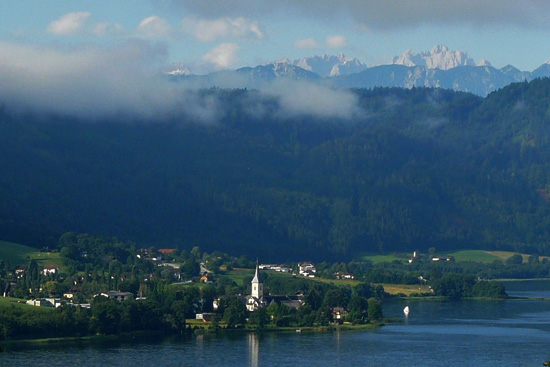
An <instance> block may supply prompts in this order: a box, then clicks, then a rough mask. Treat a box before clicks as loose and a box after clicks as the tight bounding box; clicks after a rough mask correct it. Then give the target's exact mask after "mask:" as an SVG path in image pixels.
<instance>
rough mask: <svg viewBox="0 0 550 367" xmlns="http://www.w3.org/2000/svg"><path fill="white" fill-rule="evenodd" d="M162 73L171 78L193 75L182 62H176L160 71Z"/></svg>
mask: <svg viewBox="0 0 550 367" xmlns="http://www.w3.org/2000/svg"><path fill="white" fill-rule="evenodd" d="M162 73H163V74H165V75H173V76H180V75H193V73H192V72H191V70H190V69H189V68H188V67H187V66H185V64H184V63H183V62H177V63H174V64H172V65H170V66H168V67H166V68H165V69H164V70H162Z"/></svg>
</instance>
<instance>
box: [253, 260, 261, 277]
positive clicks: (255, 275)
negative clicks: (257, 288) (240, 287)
mask: <svg viewBox="0 0 550 367" xmlns="http://www.w3.org/2000/svg"><path fill="white" fill-rule="evenodd" d="M252 283H260V265H259V263H258V259H256V273H254V278H253V279H252Z"/></svg>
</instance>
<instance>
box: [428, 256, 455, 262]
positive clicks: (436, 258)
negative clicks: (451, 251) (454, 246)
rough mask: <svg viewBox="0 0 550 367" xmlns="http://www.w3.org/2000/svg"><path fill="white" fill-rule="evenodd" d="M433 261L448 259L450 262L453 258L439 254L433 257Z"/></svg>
mask: <svg viewBox="0 0 550 367" xmlns="http://www.w3.org/2000/svg"><path fill="white" fill-rule="evenodd" d="M432 261H434V262H435V261H448V262H450V261H451V258H449V257H441V256H439V257H432Z"/></svg>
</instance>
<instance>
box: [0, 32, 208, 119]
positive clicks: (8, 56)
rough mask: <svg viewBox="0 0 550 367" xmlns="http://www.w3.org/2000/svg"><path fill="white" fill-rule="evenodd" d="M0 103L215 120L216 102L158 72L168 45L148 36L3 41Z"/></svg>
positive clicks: (48, 110) (100, 114)
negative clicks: (111, 40) (84, 41)
mask: <svg viewBox="0 0 550 367" xmlns="http://www.w3.org/2000/svg"><path fill="white" fill-rule="evenodd" d="M0 49H1V50H2V51H3V52H2V53H0V98H1V100H0V102H1V103H2V104H3V105H4V106H5V108H6V109H7V110H8V111H10V112H14V113H28V112H35V113H38V114H39V115H48V114H58V115H62V116H71V117H78V118H81V119H84V120H99V119H105V118H109V119H116V120H123V119H154V120H155V121H157V120H160V121H163V120H165V119H167V118H171V117H174V116H181V115H187V116H191V117H193V118H196V119H199V120H201V121H213V120H215V119H216V118H217V117H216V113H217V109H216V108H213V107H215V105H214V102H213V101H209V100H205V99H203V98H202V97H201V96H200V94H199V93H198V92H192V91H188V90H185V89H184V88H183V87H182V86H179V85H177V83H172V82H169V81H168V80H166V79H165V78H161V77H158V76H155V75H156V74H155V73H156V71H157V70H159V69H160V67H161V65H163V64H164V63H165V61H166V54H167V51H166V48H165V47H164V46H161V45H157V44H152V43H149V42H145V41H138V40H133V41H126V42H124V43H120V44H117V45H116V46H113V47H105V46H92V45H87V46H84V47H78V48H74V49H71V50H67V49H66V48H63V49H60V48H55V47H39V46H36V45H21V44H14V43H9V42H2V41H0Z"/></svg>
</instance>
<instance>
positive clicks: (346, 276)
mask: <svg viewBox="0 0 550 367" xmlns="http://www.w3.org/2000/svg"><path fill="white" fill-rule="evenodd" d="M334 277H335V278H336V279H355V275H353V274H350V273H338V272H336V273H334Z"/></svg>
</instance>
